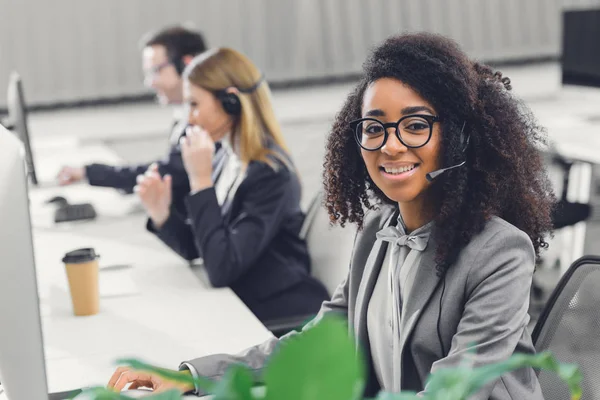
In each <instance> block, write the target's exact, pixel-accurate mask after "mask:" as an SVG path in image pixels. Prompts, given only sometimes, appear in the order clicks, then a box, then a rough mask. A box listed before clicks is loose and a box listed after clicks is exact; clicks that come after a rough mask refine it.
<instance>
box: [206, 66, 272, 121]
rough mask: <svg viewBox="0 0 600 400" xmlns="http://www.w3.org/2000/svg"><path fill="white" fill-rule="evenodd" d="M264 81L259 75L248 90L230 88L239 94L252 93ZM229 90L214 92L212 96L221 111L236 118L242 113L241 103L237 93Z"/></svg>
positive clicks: (262, 76)
mask: <svg viewBox="0 0 600 400" xmlns="http://www.w3.org/2000/svg"><path fill="white" fill-rule="evenodd" d="M264 80H265V77H264V75H261V77H260V78H259V79H258V81H257V82H256V83H255V84H254V85H252V86H251V87H249V88H246V89H243V88H238V87H235V86H232V88H235V89H236V90H237V91H238V92H239V93H252V92H254V91H255V90H256V89H258V87H259V86H260V85H261V84H262V82H263V81H264ZM229 89H230V88H227V89H221V90H216V91H215V92H214V94H215V97H216V98H217V99H218V100H219V101H220V102H221V105H222V106H223V110H225V112H226V113H227V114H229V115H233V116H238V115H240V114H241V113H242V103H241V101H240V98H239V96H238V95H237V93H234V92H232V91H229Z"/></svg>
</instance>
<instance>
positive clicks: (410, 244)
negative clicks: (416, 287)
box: [367, 216, 433, 392]
mask: <svg viewBox="0 0 600 400" xmlns="http://www.w3.org/2000/svg"><path fill="white" fill-rule="evenodd" d="M390 223H391V221H389V222H388V223H387V224H386V227H385V228H383V229H382V230H381V231H379V232H378V233H377V240H382V241H385V242H389V244H388V248H387V251H386V255H385V258H384V260H383V264H382V266H381V270H380V272H379V276H378V278H377V282H376V283H375V288H374V290H373V295H372V297H371V299H370V300H369V306H368V310H367V332H368V336H369V346H370V348H371V355H372V358H373V365H374V367H375V374H376V375H377V379H378V380H379V384H380V385H381V388H382V389H384V390H385V391H388V392H399V391H400V359H401V357H400V354H399V353H400V349H399V348H395V347H397V346H395V344H397V343H399V340H398V339H395V340H394V339H393V338H399V337H400V331H399V327H400V326H401V319H402V316H403V315H404V312H403V311H402V306H403V301H402V299H404V298H407V297H408V296H410V291H411V289H412V285H413V281H414V278H415V273H416V271H417V267H418V265H419V263H420V262H421V256H422V254H423V250H425V249H426V248H427V243H428V241H429V235H430V233H431V228H432V226H433V221H432V222H429V223H428V224H426V225H424V226H422V227H420V228H418V229H416V230H414V231H413V232H411V233H410V234H408V235H407V234H406V227H405V225H404V221H403V220H402V217H401V216H398V221H397V224H396V226H393V225H391V224H390Z"/></svg>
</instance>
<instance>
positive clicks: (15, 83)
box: [2, 72, 38, 185]
mask: <svg viewBox="0 0 600 400" xmlns="http://www.w3.org/2000/svg"><path fill="white" fill-rule="evenodd" d="M6 105H7V108H8V117H7V118H6V119H4V120H2V125H4V126H5V127H6V128H8V129H10V130H12V131H13V132H14V133H15V134H16V135H17V137H18V138H19V139H20V140H21V141H22V142H23V145H24V146H25V159H26V161H27V174H28V175H29V178H30V179H31V183H33V184H34V185H37V184H38V179H37V174H36V171H35V163H34V160H33V152H32V151H31V141H30V139H29V126H28V125H27V108H26V106H25V95H24V94H23V82H22V80H21V77H20V76H19V74H18V73H16V72H13V73H12V74H11V75H10V79H9V82H8V93H7V103H6Z"/></svg>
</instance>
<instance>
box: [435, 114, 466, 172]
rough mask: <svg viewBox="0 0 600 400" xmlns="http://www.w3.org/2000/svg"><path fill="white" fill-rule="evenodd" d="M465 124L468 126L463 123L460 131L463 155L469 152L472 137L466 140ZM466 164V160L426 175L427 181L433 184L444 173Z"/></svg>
mask: <svg viewBox="0 0 600 400" xmlns="http://www.w3.org/2000/svg"><path fill="white" fill-rule="evenodd" d="M465 124H466V121H465V122H463V125H462V128H461V129H460V138H461V142H463V148H462V152H463V153H466V152H467V147H469V140H470V139H471V137H470V136H467V137H466V139H465V138H464V135H463V132H464V130H465ZM466 162H467V160H464V161H463V162H461V163H460V164H456V165H452V166H450V167H446V168H440V169H436V170H435V171H433V172H429V173H427V174H426V175H425V178H427V180H428V181H429V182H432V181H433V180H434V179H435V178H437V177H438V176H440V175H441V174H443V173H444V172H446V171H449V170H451V169H454V168H458V167H462V166H463V165H465V163H466Z"/></svg>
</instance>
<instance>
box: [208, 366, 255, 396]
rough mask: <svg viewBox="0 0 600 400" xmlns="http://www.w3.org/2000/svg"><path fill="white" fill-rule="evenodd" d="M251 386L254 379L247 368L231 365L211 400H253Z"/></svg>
mask: <svg viewBox="0 0 600 400" xmlns="http://www.w3.org/2000/svg"><path fill="white" fill-rule="evenodd" d="M253 385H254V377H253V375H252V371H251V370H250V369H249V368H248V367H246V366H245V365H242V364H235V365H232V366H231V367H229V369H227V372H226V373H225V376H224V377H223V379H222V380H221V381H220V382H219V383H218V384H217V386H216V387H215V390H214V392H213V394H214V397H213V400H253V396H252V386H253Z"/></svg>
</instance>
